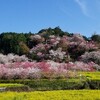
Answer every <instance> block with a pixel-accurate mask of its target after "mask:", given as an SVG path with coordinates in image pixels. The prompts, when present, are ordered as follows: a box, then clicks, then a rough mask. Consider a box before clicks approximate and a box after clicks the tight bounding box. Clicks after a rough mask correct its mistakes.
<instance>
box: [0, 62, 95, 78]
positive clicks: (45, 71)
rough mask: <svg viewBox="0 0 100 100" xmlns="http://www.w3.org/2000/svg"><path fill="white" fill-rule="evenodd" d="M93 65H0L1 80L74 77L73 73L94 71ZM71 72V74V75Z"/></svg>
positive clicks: (22, 63)
mask: <svg viewBox="0 0 100 100" xmlns="http://www.w3.org/2000/svg"><path fill="white" fill-rule="evenodd" d="M94 66H95V63H93V62H89V63H83V62H75V63H73V62H69V63H57V62H54V61H47V62H15V63H6V64H0V78H1V79H39V78H59V77H63V78H68V77H72V76H73V77H75V76H74V74H75V73H73V72H75V71H94V70H95V69H94ZM71 72H72V74H71Z"/></svg>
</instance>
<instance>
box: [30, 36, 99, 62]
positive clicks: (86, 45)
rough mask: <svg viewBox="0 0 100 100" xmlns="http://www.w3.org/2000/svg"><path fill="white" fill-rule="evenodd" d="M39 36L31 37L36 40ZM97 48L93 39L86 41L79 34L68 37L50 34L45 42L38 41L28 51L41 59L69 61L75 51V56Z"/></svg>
mask: <svg viewBox="0 0 100 100" xmlns="http://www.w3.org/2000/svg"><path fill="white" fill-rule="evenodd" d="M40 37H41V36H40ZM40 37H39V35H38V36H37V35H34V36H33V39H37V40H38V39H39V38H40ZM41 38H42V37H41ZM59 48H60V50H59ZM97 49H98V48H97V47H96V45H95V43H94V42H93V41H86V40H85V39H84V38H83V37H82V36H81V35H80V34H74V35H73V36H70V37H69V36H63V37H59V36H54V35H50V36H49V37H48V39H46V41H45V42H41V43H38V44H37V45H36V46H34V47H33V48H32V49H31V50H30V53H31V54H34V55H35V56H37V58H41V60H42V59H45V57H46V59H47V60H51V58H52V59H53V60H54V61H61V62H63V61H65V62H66V60H67V61H71V57H72V56H70V55H71V54H72V55H75V53H77V56H80V55H81V54H83V53H84V52H86V51H88V52H90V51H94V50H97ZM78 54H79V55H78ZM68 56H69V57H68ZM72 59H73V58H72ZM76 59H77V58H76Z"/></svg>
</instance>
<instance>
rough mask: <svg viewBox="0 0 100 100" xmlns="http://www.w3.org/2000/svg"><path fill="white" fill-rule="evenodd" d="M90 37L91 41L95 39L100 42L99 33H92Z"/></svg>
mask: <svg viewBox="0 0 100 100" xmlns="http://www.w3.org/2000/svg"><path fill="white" fill-rule="evenodd" d="M91 39H92V40H93V41H96V42H99V43H100V35H98V34H94V35H92V36H91Z"/></svg>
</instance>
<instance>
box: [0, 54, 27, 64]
mask: <svg viewBox="0 0 100 100" xmlns="http://www.w3.org/2000/svg"><path fill="white" fill-rule="evenodd" d="M24 61H28V58H27V57H26V56H25V55H22V56H18V55H14V54H12V53H10V54H8V55H3V54H0V63H2V64H5V63H12V62H24Z"/></svg>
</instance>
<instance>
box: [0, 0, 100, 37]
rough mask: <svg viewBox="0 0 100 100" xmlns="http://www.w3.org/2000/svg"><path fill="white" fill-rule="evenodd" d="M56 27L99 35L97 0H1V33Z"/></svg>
mask: <svg viewBox="0 0 100 100" xmlns="http://www.w3.org/2000/svg"><path fill="white" fill-rule="evenodd" d="M56 26H59V27H60V28H61V29H62V30H63V31H68V32H74V33H81V34H82V35H85V36H87V37H90V36H91V35H92V34H93V33H94V32H97V33H98V34H99V33H100V0H0V33H2V32H30V31H31V32H33V33H37V32H38V31H39V30H41V29H44V28H48V27H51V28H54V27H56Z"/></svg>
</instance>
